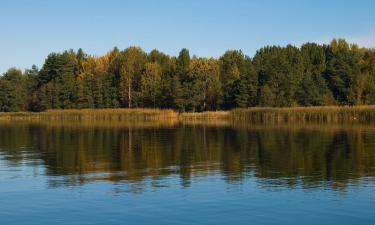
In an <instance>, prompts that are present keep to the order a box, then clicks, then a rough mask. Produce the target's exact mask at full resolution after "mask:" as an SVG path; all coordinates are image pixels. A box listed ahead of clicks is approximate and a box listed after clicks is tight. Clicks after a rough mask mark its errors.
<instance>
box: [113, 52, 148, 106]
mask: <svg viewBox="0 0 375 225" xmlns="http://www.w3.org/2000/svg"><path fill="white" fill-rule="evenodd" d="M145 63H146V53H144V52H143V50H142V49H140V48H137V47H129V48H127V49H125V50H124V51H123V52H122V53H121V56H120V61H119V75H120V79H119V96H120V100H121V103H122V105H123V106H125V105H127V106H128V108H131V107H132V103H135V105H136V106H137V99H134V97H136V92H137V91H139V87H140V77H141V74H142V72H143V69H144V64H145Z"/></svg>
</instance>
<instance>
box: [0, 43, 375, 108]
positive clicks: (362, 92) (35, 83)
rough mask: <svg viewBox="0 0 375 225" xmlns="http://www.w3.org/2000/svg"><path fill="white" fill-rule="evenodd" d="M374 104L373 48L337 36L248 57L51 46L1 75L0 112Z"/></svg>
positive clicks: (229, 53) (236, 53) (269, 48)
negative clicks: (41, 57)
mask: <svg viewBox="0 0 375 225" xmlns="http://www.w3.org/2000/svg"><path fill="white" fill-rule="evenodd" d="M373 103H375V50H374V49H366V48H360V47H358V46H357V45H356V44H348V43H347V42H346V41H345V40H343V39H338V40H336V39H334V40H333V41H332V42H331V43H330V44H329V45H319V44H316V43H306V44H304V45H302V46H301V47H300V48H298V47H295V46H292V45H288V46H286V47H280V46H267V47H264V48H262V49H260V50H258V51H257V52H256V54H255V56H254V57H253V58H250V57H248V56H246V55H244V54H243V53H242V52H241V51H237V50H230V51H227V52H225V53H224V55H222V56H221V57H220V58H218V59H216V58H198V57H195V56H193V57H191V56H190V54H189V51H188V50H187V49H182V50H181V52H180V53H179V55H178V57H172V56H169V55H166V54H164V53H162V52H160V51H158V50H153V51H151V52H150V53H146V52H144V51H143V50H142V49H140V48H137V47H129V48H127V49H125V50H123V51H120V50H119V49H117V48H114V49H113V50H111V51H109V52H108V53H107V54H106V55H104V56H101V57H95V56H91V55H87V54H85V53H84V52H83V51H82V49H79V50H78V51H77V52H75V51H73V50H70V51H65V52H63V53H51V54H50V55H49V56H48V57H47V59H46V60H45V63H44V65H43V66H42V68H41V69H40V70H39V69H38V68H37V67H36V66H33V67H32V68H31V69H28V70H26V71H24V72H22V71H20V70H18V69H15V68H11V69H9V70H8V71H7V72H6V73H4V74H3V76H2V77H1V78H0V111H43V110H47V109H71V108H79V109H81V108H117V107H129V108H131V107H157V108H173V109H176V110H179V111H205V110H219V109H224V110H226V109H231V108H236V107H253V106H278V107H287V106H315V105H361V104H373Z"/></svg>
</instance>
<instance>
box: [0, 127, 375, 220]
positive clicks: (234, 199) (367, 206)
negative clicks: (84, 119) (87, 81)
mask: <svg viewBox="0 0 375 225" xmlns="http://www.w3.org/2000/svg"><path fill="white" fill-rule="evenodd" d="M8 128H9V129H14V130H12V131H10V130H9V129H8ZM8 128H4V127H2V128H0V131H1V134H2V135H4V136H3V138H1V137H0V224H7V225H8V224H9V225H12V224H14V225H19V224H31V225H33V224H52V223H53V224H163V225H164V224H249V223H254V224H302V223H304V224H374V223H375V216H374V211H373V205H374V203H375V195H374V193H375V192H374V191H375V179H374V171H375V168H374V165H375V164H374V163H375V151H374V149H375V148H374V146H375V139H374V138H373V137H374V134H375V131H374V130H372V129H370V130H367V129H358V130H356V129H354V130H353V129H350V130H345V129H344V130H343V129H340V130H333V131H324V130H322V131H319V130H318V131H317V130H307V131H306V130H303V131H301V130H300V129H297V130H288V129H287V130H276V131H275V130H272V129H271V130H267V131H262V130H255V131H254V130H237V129H227V128H225V129H223V128H210V129H208V128H207V129H205V130H206V131H205V132H206V133H204V132H203V133H202V128H200V127H196V128H193V129H191V128H176V129H173V130H172V129H167V130H160V129H147V130H144V129H141V130H137V129H132V133H131V136H129V132H128V131H129V130H128V129H109V130H105V129H104V130H101V129H97V130H94V131H93V130H92V129H77V128H75V129H67V128H64V129H63V128H56V129H50V128H47V127H43V126H41V127H38V126H37V127H33V128H32V129H30V127H28V126H27V125H24V126H20V127H18V128H17V127H16V128H14V127H13V128H12V127H8ZM46 129H47V130H46ZM48 129H49V130H48ZM254 137H255V138H254ZM61 138H64V140H62V139H61ZM129 138H131V139H132V141H131V143H130V145H129ZM158 141H159V142H158ZM57 142H59V143H57ZM250 144H251V146H250ZM82 146H83V147H82ZM108 146H110V147H108ZM129 146H131V149H133V152H129V151H125V150H129V149H128V147H129ZM327 146H328V147H327ZM327 148H335V149H332V150H333V151H330V149H327ZM292 149H294V150H292ZM321 151H323V153H324V154H320V153H321ZM120 153H121V154H120ZM176 155H177V156H176ZM156 159H157V160H156ZM327 174H328V175H329V176H328V175H327Z"/></svg>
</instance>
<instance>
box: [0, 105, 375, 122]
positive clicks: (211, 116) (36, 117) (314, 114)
mask: <svg viewBox="0 0 375 225" xmlns="http://www.w3.org/2000/svg"><path fill="white" fill-rule="evenodd" d="M0 120H2V121H14V120H23V121H86V122H90V121H111V122H117V121H122V122H135V123H136V122H144V121H158V122H162V121H165V122H171V121H172V122H173V123H177V122H183V123H207V122H208V123H223V122H224V123H225V124H227V123H246V124H259V123H261V124H265V123H270V124H272V123H309V122H313V123H337V122H362V123H375V105H374V106H353V107H351V106H322V107H290V108H270V107H267V108H262V107H255V108H247V109H234V110H232V111H217V112H201V113H178V112H175V111H173V110H170V109H82V110H78V109H71V110H49V111H46V112H40V113H35V112H14V113H0Z"/></svg>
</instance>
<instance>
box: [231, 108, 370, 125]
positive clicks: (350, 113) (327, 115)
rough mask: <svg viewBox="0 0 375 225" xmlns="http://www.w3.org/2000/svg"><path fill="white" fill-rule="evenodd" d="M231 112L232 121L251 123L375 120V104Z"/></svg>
mask: <svg viewBox="0 0 375 225" xmlns="http://www.w3.org/2000/svg"><path fill="white" fill-rule="evenodd" d="M230 114H231V115H230V118H231V120H232V121H246V122H249V123H282V122H288V123H293V122H303V123H304V122H315V123H337V122H375V105H371V106H370V105H369V106H321V107H290V108H261V107H255V108H247V109H235V110H232V111H231V113H230Z"/></svg>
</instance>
